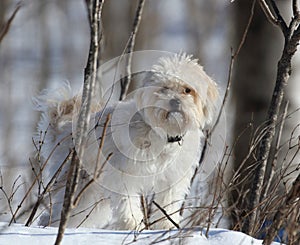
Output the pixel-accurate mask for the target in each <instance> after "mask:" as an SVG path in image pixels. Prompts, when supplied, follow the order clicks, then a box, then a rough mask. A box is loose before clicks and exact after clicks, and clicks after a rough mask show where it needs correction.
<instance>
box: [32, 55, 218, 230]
mask: <svg viewBox="0 0 300 245" xmlns="http://www.w3.org/2000/svg"><path fill="white" fill-rule="evenodd" d="M218 97H219V93H218V90H217V86H216V84H215V83H214V82H213V81H212V79H211V78H210V77H209V76H208V75H207V74H206V73H205V72H204V71H203V69H202V67H201V66H200V65H199V64H198V63H197V60H193V59H192V58H191V56H187V55H185V54H181V55H174V56H173V57H163V58H161V59H160V60H158V63H157V64H156V65H154V66H153V68H152V71H151V76H146V80H145V81H144V86H143V87H141V88H138V89H136V90H135V91H133V92H132V94H131V95H130V96H129V99H127V100H125V101H120V102H116V103H115V104H114V105H113V106H110V107H108V108H101V106H100V105H98V104H95V106H94V107H93V112H94V114H93V119H94V120H91V127H90V129H91V130H90V134H89V140H88V143H87V146H86V151H85V155H84V157H83V159H81V160H82V164H83V169H82V170H81V179H80V183H79V191H78V192H80V189H82V188H83V187H84V186H85V184H86V183H87V182H88V181H89V180H91V179H93V178H94V181H93V182H92V184H91V185H90V187H89V188H87V189H86V190H85V192H84V194H83V197H82V199H81V200H80V202H79V205H78V206H77V207H76V208H75V209H74V210H73V213H72V216H71V219H70V222H69V226H71V227H76V226H78V225H79V224H81V223H82V222H83V224H82V225H83V226H86V227H101V228H104V227H107V228H110V229H140V228H143V227H145V226H146V227H147V228H150V229H167V228H171V227H173V226H174V225H173V224H172V222H170V220H168V219H167V218H166V216H165V215H164V214H163V213H162V212H161V211H160V210H158V208H157V207H156V206H155V205H154V204H153V201H155V203H157V204H158V205H159V206H161V207H162V208H163V209H164V210H165V211H166V212H167V213H168V215H169V216H170V217H171V219H172V220H173V221H174V222H176V223H179V222H180V215H179V209H180V207H181V204H182V202H183V199H184V197H185V195H186V193H188V191H189V186H190V180H191V177H192V175H193V173H194V170H195V167H196V166H197V164H198V162H199V158H200V154H201V148H202V147H201V138H203V133H202V130H203V128H204V127H205V126H206V125H209V124H210V123H211V122H212V120H213V116H214V113H215V107H216V102H217V100H218ZM36 103H37V105H38V107H39V108H40V110H41V111H42V117H41V121H40V124H39V131H40V132H45V131H46V134H45V137H44V140H43V145H42V150H41V154H42V156H43V158H44V159H45V161H47V160H46V159H48V158H49V160H48V161H47V162H46V164H45V169H44V176H43V182H44V183H47V182H48V181H49V180H50V178H51V177H52V176H53V175H54V174H55V173H56V172H57V170H58V169H59V167H60V165H61V163H62V162H63V161H64V159H65V158H66V156H67V155H68V153H69V151H70V149H71V148H72V147H73V142H72V131H73V128H74V127H76V123H74V122H76V116H77V114H78V111H79V108H80V97H79V96H72V95H71V92H70V88H69V86H68V85H66V86H64V87H63V88H61V89H60V90H58V91H56V92H48V93H43V94H42V95H41V96H39V97H38V98H37V100H36ZM100 104H101V103H100ZM108 115H110V116H111V119H110V122H109V125H108V127H107V128H106V133H105V135H103V128H104V123H105V121H106V118H107V116H108ZM101 138H103V140H104V145H103V147H102V148H101V152H98V151H99V150H98V149H99V142H100V141H101ZM98 153H99V154H98ZM108 156H110V159H109V161H107V162H106V159H107V158H108ZM97 162H98V165H97ZM103 163H105V164H103ZM99 169H101V171H99ZM67 170H68V165H65V166H64V168H63V169H62V171H61V172H59V174H58V177H57V180H56V182H55V184H54V185H53V187H52V189H51V191H50V192H49V197H48V198H47V199H45V201H44V204H45V207H46V209H44V212H43V214H42V215H41V217H40V219H39V224H40V225H44V226H47V225H58V222H57V221H58V220H59V217H60V212H61V208H62V202H63V194H64V186H65V181H66V174H67ZM95 171H97V172H99V176H97V173H96V174H95Z"/></svg>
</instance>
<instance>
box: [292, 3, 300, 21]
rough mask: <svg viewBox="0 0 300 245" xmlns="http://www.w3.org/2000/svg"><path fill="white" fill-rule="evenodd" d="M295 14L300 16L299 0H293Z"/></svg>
mask: <svg viewBox="0 0 300 245" xmlns="http://www.w3.org/2000/svg"><path fill="white" fill-rule="evenodd" d="M293 15H294V16H297V17H299V15H300V12H299V6H298V0H293Z"/></svg>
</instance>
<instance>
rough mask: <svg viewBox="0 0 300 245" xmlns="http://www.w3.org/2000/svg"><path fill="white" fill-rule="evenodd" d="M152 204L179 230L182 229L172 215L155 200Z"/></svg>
mask: <svg viewBox="0 0 300 245" xmlns="http://www.w3.org/2000/svg"><path fill="white" fill-rule="evenodd" d="M152 203H153V204H154V205H155V206H156V207H157V208H158V209H159V210H160V211H161V212H162V213H163V214H164V215H165V216H166V218H167V219H168V220H169V221H170V222H171V223H172V224H173V225H174V226H175V227H176V228H177V229H180V226H179V225H178V224H177V223H176V222H175V221H174V220H173V219H172V218H171V217H170V215H169V214H168V213H167V212H166V210H164V209H163V208H162V207H161V206H160V205H159V204H158V203H157V202H155V201H154V200H153V201H152Z"/></svg>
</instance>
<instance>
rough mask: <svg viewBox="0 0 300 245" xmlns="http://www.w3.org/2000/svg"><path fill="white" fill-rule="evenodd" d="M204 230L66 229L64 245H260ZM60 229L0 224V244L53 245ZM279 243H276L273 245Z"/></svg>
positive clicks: (224, 232)
mask: <svg viewBox="0 0 300 245" xmlns="http://www.w3.org/2000/svg"><path fill="white" fill-rule="evenodd" d="M205 232H206V230H205V229H200V228H195V229H193V230H191V229H184V230H171V231H143V232H139V233H138V232H133V231H111V230H100V229H87V228H78V229H67V230H66V232H65V235H64V238H63V242H62V244H65V245H69V244H70V245H76V244H80V245H84V244H89V245H90V244H100V245H105V244H107V245H114V244H141V245H142V244H143V245H144V244H154V243H155V244H189V245H193V244H197V245H220V244H222V245H229V244H230V245H233V244H234V245H259V244H262V241H261V240H257V239H254V238H252V237H250V236H248V235H245V234H243V233H241V232H237V231H229V230H225V229H210V231H209V232H208V237H206V236H205ZM56 234H57V228H53V227H47V228H41V227H25V226H24V225H21V224H13V225H11V226H7V223H3V222H0V244H1V245H6V244H7V245H8V244H10V245H11V244H14V245H18V244H22V245H35V244H44V245H46V244H54V241H55V238H56ZM276 244H279V243H276V242H274V243H273V244H272V245H276Z"/></svg>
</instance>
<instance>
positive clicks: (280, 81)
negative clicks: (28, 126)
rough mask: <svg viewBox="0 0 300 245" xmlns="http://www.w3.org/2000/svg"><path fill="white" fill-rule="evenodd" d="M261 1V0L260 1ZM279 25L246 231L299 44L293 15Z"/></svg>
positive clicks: (253, 216)
mask: <svg viewBox="0 0 300 245" xmlns="http://www.w3.org/2000/svg"><path fill="white" fill-rule="evenodd" d="M261 2H263V1H261ZM271 4H272V7H273V10H274V11H275V13H276V15H277V18H279V20H281V19H282V17H281V15H280V13H279V10H278V8H277V6H276V4H275V2H274V1H271ZM280 23H281V24H280V25H279V26H280V28H281V29H282V33H283V35H284V37H285V43H284V48H283V51H282V56H281V58H280V60H279V62H278V66H277V75H276V84H275V87H274V91H273V96H272V100H271V103H270V107H269V109H268V116H267V124H266V127H267V128H268V130H267V132H266V134H265V135H264V136H263V138H262V140H261V142H260V146H259V149H258V152H257V165H256V167H255V174H254V180H253V182H252V188H251V190H252V191H251V193H250V197H249V207H248V211H249V210H253V212H252V213H251V215H250V217H249V218H247V219H246V221H245V223H244V226H243V230H244V231H245V232H248V233H250V234H251V233H252V232H253V228H254V225H255V220H256V217H257V216H258V215H259V210H258V208H256V207H258V206H259V205H258V204H259V201H260V197H261V193H262V188H263V184H264V179H265V174H266V168H267V163H268V158H269V154H270V149H271V145H272V142H273V138H274V135H275V130H276V125H277V120H278V115H279V110H280V107H281V103H282V100H283V95H284V89H285V87H286V85H287V84H288V80H289V76H290V74H291V62H292V57H293V56H294V54H295V52H296V50H297V46H298V44H299V40H300V35H296V28H297V27H298V25H299V20H298V19H296V18H295V17H293V18H292V20H291V22H290V25H289V27H288V30H287V31H286V30H285V29H284V28H282V27H283V26H282V25H283V22H280Z"/></svg>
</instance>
